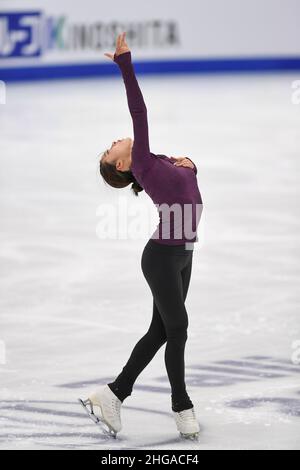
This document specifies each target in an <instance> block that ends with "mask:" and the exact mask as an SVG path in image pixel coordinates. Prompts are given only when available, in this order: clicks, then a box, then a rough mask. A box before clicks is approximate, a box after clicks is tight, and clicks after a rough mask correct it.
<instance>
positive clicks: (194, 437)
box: [180, 432, 199, 441]
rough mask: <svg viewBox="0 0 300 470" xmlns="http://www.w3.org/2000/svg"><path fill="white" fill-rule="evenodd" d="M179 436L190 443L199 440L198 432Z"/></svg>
mask: <svg viewBox="0 0 300 470" xmlns="http://www.w3.org/2000/svg"><path fill="white" fill-rule="evenodd" d="M180 436H181V437H182V438H183V439H189V440H191V441H198V440H199V432H193V433H190V434H184V433H182V432H181V433H180Z"/></svg>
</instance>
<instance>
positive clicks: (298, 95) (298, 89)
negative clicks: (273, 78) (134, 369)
mask: <svg viewBox="0 0 300 470" xmlns="http://www.w3.org/2000/svg"><path fill="white" fill-rule="evenodd" d="M292 89H293V90H294V91H293V93H292V104H300V80H294V81H293V82H292Z"/></svg>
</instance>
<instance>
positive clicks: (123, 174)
mask: <svg viewBox="0 0 300 470" xmlns="http://www.w3.org/2000/svg"><path fill="white" fill-rule="evenodd" d="M100 175H101V176H102V178H103V179H104V181H105V182H106V183H108V184H109V185H110V186H112V187H113V188H125V187H126V186H128V185H129V184H130V183H132V185H131V189H132V191H133V193H134V194H135V195H136V196H138V193H139V192H141V191H143V189H144V188H142V186H141V185H140V184H139V183H138V182H137V180H136V179H135V177H134V175H133V173H132V172H131V171H130V170H128V171H119V170H117V169H116V166H115V165H113V164H111V163H108V162H103V161H101V159H100Z"/></svg>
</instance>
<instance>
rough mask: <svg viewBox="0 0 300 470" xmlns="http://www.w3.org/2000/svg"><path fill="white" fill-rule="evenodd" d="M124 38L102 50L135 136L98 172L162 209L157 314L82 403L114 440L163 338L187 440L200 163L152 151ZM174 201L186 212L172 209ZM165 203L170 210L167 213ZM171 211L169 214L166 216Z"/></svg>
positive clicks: (150, 250) (148, 252)
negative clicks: (188, 303) (118, 80)
mask: <svg viewBox="0 0 300 470" xmlns="http://www.w3.org/2000/svg"><path fill="white" fill-rule="evenodd" d="M125 35H126V33H125V32H124V33H122V34H119V35H118V37H117V42H116V51H115V53H114V54H110V53H105V54H104V55H105V56H107V57H108V58H110V59H112V60H113V61H114V62H115V63H116V64H118V66H119V68H120V70H121V73H122V77H123V81H124V84H125V88H126V95H127V102H128V107H129V112H130V114H131V118H132V122H133V133H134V139H133V140H132V139H131V138H130V137H127V138H124V139H120V140H117V141H114V142H113V143H112V145H111V147H110V148H109V149H108V150H107V151H106V152H104V153H103V155H102V156H101V160H100V173H101V175H102V177H103V178H104V180H105V182H106V183H108V184H109V185H111V186H112V187H114V188H124V187H125V186H128V185H129V184H131V185H132V186H131V189H132V191H133V193H134V194H136V195H138V193H139V192H140V191H143V190H145V192H146V193H147V194H148V195H149V196H150V198H151V199H152V201H153V202H154V203H155V205H156V206H158V207H159V217H160V221H159V224H158V227H157V229H156V231H155V232H154V234H153V235H152V237H151V238H150V239H149V240H148V242H147V244H146V246H145V247H144V250H143V254H142V258H141V268H142V272H143V275H144V276H145V279H146V281H147V283H148V284H149V287H150V289H151V292H152V295H153V315H152V320H151V323H150V326H149V328H148V331H147V332H146V334H145V335H144V336H143V337H142V338H141V339H140V340H139V341H138V342H137V344H136V345H135V347H134V348H133V350H132V353H131V355H130V357H129V359H128V361H127V363H126V364H125V366H124V367H123V369H122V371H121V373H120V374H119V375H118V376H117V377H116V379H115V380H114V381H113V382H111V383H108V384H106V385H105V386H102V387H100V388H97V389H96V390H95V391H94V392H93V393H92V394H91V395H90V396H89V397H88V399H87V400H80V402H81V404H82V405H83V406H84V407H85V408H86V411H88V413H89V415H90V417H91V418H92V419H93V420H94V421H95V422H98V423H99V422H102V423H105V424H106V425H107V427H108V430H107V432H108V433H110V434H112V435H113V436H114V437H116V434H117V432H119V431H120V430H121V428H122V424H121V414H120V410H121V405H122V403H123V402H124V400H125V399H126V398H127V397H128V396H129V395H131V392H132V388H133V385H134V382H135V380H136V379H137V377H138V375H139V374H140V373H141V372H142V370H143V369H144V368H145V367H146V366H147V364H149V362H150V361H151V360H152V358H153V357H154V355H155V354H156V352H157V351H158V350H159V349H160V347H161V346H162V345H163V344H165V343H166V348H165V365H166V370H167V374H168V378H169V382H170V385H171V407H172V411H173V414H174V417H175V422H176V426H177V429H178V431H179V433H180V435H181V436H182V437H186V438H192V439H194V438H196V439H197V438H198V435H199V431H200V427H199V423H198V420H197V418H196V415H195V410H194V406H193V403H192V400H191V398H190V397H189V395H188V393H187V390H186V385H185V362H184V351H185V344H186V340H187V329H188V315H187V311H186V308H185V300H186V296H187V292H188V288H189V283H190V278H191V271H192V259H193V249H194V243H195V242H197V241H198V236H197V227H198V224H199V221H200V216H201V212H202V199H201V194H200V191H199V188H198V184H197V177H196V174H197V168H196V165H195V164H194V163H193V162H192V160H191V159H189V158H187V157H180V158H175V157H167V156H165V155H156V154H154V153H152V152H150V149H149V139H148V120H147V108H146V105H145V103H144V99H143V95H142V93H141V90H140V88H139V85H138V82H137V79H136V76H135V72H134V68H133V64H132V62H131V51H130V50H129V48H128V45H127V43H126V38H125ZM173 205H175V206H176V208H177V209H181V211H179V210H178V211H177V212H176V211H174V212H173V211H170V207H172V206H173ZM184 206H188V207H187V209H189V210H187V213H188V215H187V216H186V214H185V212H184V211H183V212H184V214H183V213H182V209H184ZM166 208H168V210H164V209H166ZM166 213H167V215H168V216H166V217H165V214H166ZM184 216H185V217H184ZM188 222H189V227H187V225H188ZM190 226H191V227H190ZM187 232H188V233H187Z"/></svg>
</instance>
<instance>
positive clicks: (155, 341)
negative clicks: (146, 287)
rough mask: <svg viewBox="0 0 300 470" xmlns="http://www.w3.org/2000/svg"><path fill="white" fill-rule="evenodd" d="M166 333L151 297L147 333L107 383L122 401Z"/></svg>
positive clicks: (159, 346)
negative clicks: (150, 318)
mask: <svg viewBox="0 0 300 470" xmlns="http://www.w3.org/2000/svg"><path fill="white" fill-rule="evenodd" d="M166 340H167V335H166V331H165V327H164V324H163V322H162V319H161V316H160V314H159V312H158V309H157V306H156V304H155V301H154V299H153V313H152V320H151V324H150V326H149V329H148V331H147V333H146V334H145V335H144V336H143V337H142V338H141V339H140V340H139V341H138V342H137V344H136V345H135V347H134V348H133V350H132V353H131V355H130V357H129V359H128V361H127V363H126V364H125V366H124V367H123V369H122V372H121V373H120V374H119V375H118V377H117V378H116V379H115V380H114V382H111V383H109V384H108V386H109V387H110V389H111V390H112V391H113V392H114V393H115V395H116V396H117V397H118V398H119V399H120V400H121V401H124V400H125V398H126V397H128V396H129V395H131V393H132V388H133V385H134V382H135V381H136V379H137V377H138V376H139V374H140V373H141V372H142V371H143V370H144V369H145V367H146V366H147V365H148V364H149V362H150V361H151V360H152V359H153V357H154V356H155V354H156V353H157V351H158V350H159V349H160V348H161V346H162V345H163V344H164V343H165V342H166Z"/></svg>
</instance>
